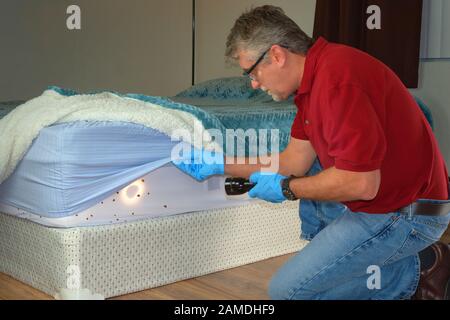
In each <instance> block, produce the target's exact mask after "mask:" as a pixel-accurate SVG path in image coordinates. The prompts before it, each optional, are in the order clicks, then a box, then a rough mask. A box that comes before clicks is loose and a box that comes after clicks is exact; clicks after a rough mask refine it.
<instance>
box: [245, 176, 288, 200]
mask: <svg viewBox="0 0 450 320" xmlns="http://www.w3.org/2000/svg"><path fill="white" fill-rule="evenodd" d="M285 178H286V177H285V176H282V175H281V174H277V173H261V172H255V173H253V174H252V175H251V176H250V182H252V183H256V185H255V186H254V187H253V188H252V189H251V190H250V191H249V192H248V195H249V196H250V197H251V198H260V199H262V200H266V201H269V202H274V203H280V202H283V201H284V200H287V199H286V197H285V196H284V194H283V192H282V190H281V180H283V179H285Z"/></svg>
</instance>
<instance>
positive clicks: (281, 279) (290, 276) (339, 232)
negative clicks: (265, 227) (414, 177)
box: [269, 160, 450, 300]
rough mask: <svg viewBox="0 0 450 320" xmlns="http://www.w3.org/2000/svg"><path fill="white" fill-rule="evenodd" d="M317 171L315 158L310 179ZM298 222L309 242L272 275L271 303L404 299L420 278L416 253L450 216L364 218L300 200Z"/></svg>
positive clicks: (336, 206) (434, 238)
mask: <svg viewBox="0 0 450 320" xmlns="http://www.w3.org/2000/svg"><path fill="white" fill-rule="evenodd" d="M320 170H321V167H320V163H319V162H318V161H317V160H316V162H315V163H314V165H313V167H312V168H311V170H310V172H309V175H314V174H316V173H317V172H318V171H320ZM420 201H424V202H426V201H433V202H449V201H450V200H449V201H439V200H426V199H423V200H420ZM300 219H301V221H302V224H301V229H302V230H301V231H302V238H303V239H307V240H311V241H310V242H309V243H308V244H307V245H306V246H305V247H304V248H303V249H302V250H301V251H300V252H298V253H297V254H296V255H295V256H294V257H292V258H291V259H290V260H289V261H288V262H287V263H286V264H285V265H283V266H282V267H281V268H280V269H279V270H278V271H277V272H276V274H275V275H274V277H273V278H272V280H271V283H270V285H269V295H270V297H271V298H272V299H295V300H297V299H299V300H311V299H331V300H341V299H352V300H356V299H362V300H369V299H384V300H386V299H388V300H393V299H409V298H410V297H411V296H412V295H413V294H414V293H415V291H416V289H417V285H418V282H419V278H420V261H419V257H418V252H419V251H421V250H423V249H425V248H426V247H428V246H430V245H431V244H432V243H434V242H436V241H438V240H439V239H440V237H441V236H442V234H443V233H444V232H445V230H446V228H447V226H448V224H449V221H450V213H448V214H447V215H445V216H424V215H408V214H402V213H399V212H392V213H387V214H367V213H362V212H351V211H350V210H349V209H348V208H347V207H346V206H344V205H343V204H340V203H333V202H317V201H311V200H301V201H300Z"/></svg>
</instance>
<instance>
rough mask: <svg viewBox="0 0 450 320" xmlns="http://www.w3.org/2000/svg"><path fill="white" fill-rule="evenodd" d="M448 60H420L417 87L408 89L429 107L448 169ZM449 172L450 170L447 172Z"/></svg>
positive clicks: (449, 164) (449, 137)
mask: <svg viewBox="0 0 450 320" xmlns="http://www.w3.org/2000/svg"><path fill="white" fill-rule="evenodd" d="M449 84H450V60H448V59H447V60H427V61H421V63H420V69H419V88H417V89H414V90H410V91H411V93H412V94H415V95H417V96H418V97H419V98H421V99H422V100H423V101H424V102H425V103H426V104H427V105H428V107H429V108H430V110H431V112H432V114H433V120H434V133H435V135H436V138H437V140H438V143H439V147H440V149H441V152H442V154H443V156H444V158H445V160H446V163H447V168H448V169H449V170H450V85H449ZM449 173H450V172H449Z"/></svg>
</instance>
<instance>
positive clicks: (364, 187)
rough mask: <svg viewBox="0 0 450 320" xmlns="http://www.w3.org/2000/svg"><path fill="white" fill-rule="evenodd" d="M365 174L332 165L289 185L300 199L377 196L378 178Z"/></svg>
mask: <svg viewBox="0 0 450 320" xmlns="http://www.w3.org/2000/svg"><path fill="white" fill-rule="evenodd" d="M363 174H364V173H359V172H350V171H344V170H339V169H336V168H334V167H332V168H329V169H326V170H324V171H322V172H320V173H319V174H317V175H315V176H311V177H303V178H297V179H294V180H292V181H291V182H290V184H289V186H290V188H291V190H292V191H293V192H294V193H295V195H296V196H297V198H300V199H311V200H318V201H355V200H371V199H373V198H374V197H375V196H376V193H377V191H378V186H379V183H378V184H377V181H376V180H377V178H373V179H372V178H370V179H366V178H365V177H364V178H362V177H363ZM372 180H373V181H372ZM368 181H369V182H368ZM372 185H374V186H372Z"/></svg>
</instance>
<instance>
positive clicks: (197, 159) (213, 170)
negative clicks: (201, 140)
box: [172, 148, 225, 181]
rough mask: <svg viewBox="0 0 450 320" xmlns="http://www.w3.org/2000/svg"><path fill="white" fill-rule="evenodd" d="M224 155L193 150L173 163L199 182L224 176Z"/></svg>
mask: <svg viewBox="0 0 450 320" xmlns="http://www.w3.org/2000/svg"><path fill="white" fill-rule="evenodd" d="M224 162H225V160H224V155H223V153H220V152H211V151H207V150H203V149H202V150H199V149H195V148H192V149H191V152H190V153H189V154H187V155H185V156H183V157H182V158H180V159H177V160H172V163H173V164H174V165H175V166H176V167H177V168H178V169H180V170H181V171H183V172H185V173H187V174H189V175H190V176H191V177H193V178H195V179H196V180H198V181H202V180H205V179H206V178H208V177H210V176H212V175H216V174H224V170H225V167H224Z"/></svg>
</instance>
